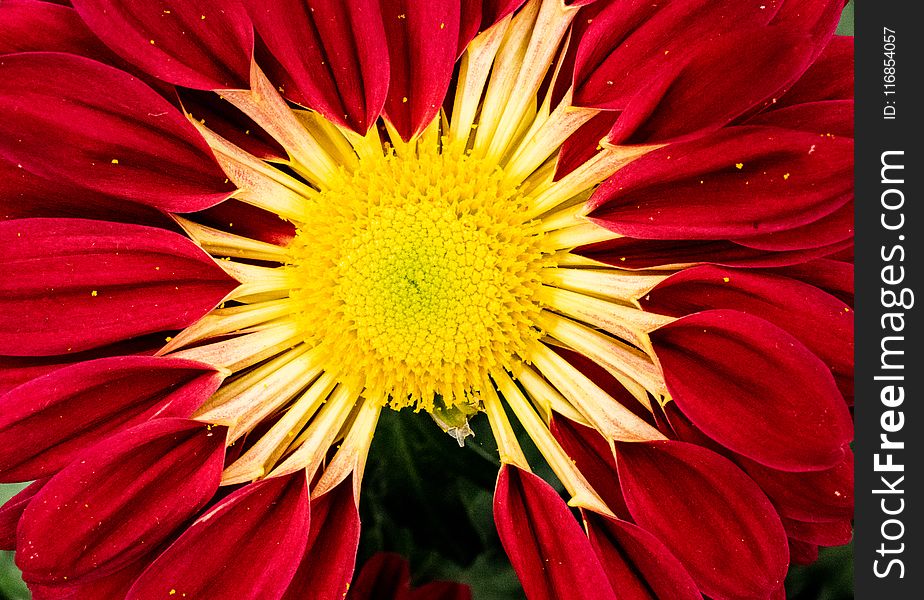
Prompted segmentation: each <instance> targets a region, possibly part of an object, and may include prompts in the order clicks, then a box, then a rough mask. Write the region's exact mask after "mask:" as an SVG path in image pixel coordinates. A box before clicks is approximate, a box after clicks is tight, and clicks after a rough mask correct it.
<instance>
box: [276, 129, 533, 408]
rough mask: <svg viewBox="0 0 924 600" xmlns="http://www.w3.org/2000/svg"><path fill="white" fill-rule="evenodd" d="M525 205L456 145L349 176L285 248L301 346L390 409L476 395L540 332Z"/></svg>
mask: <svg viewBox="0 0 924 600" xmlns="http://www.w3.org/2000/svg"><path fill="white" fill-rule="evenodd" d="M524 208H525V202H524V197H523V195H522V194H521V193H520V192H519V191H518V189H517V187H516V186H515V185H512V184H510V183H508V182H505V178H504V173H503V172H502V171H501V170H500V168H499V167H497V165H496V163H494V162H492V161H490V160H486V159H478V158H474V157H472V156H470V155H468V154H467V153H466V152H465V151H464V149H463V148H461V147H454V146H444V147H443V148H442V149H438V148H436V147H435V145H433V144H424V143H421V144H419V145H418V148H417V150H416V152H414V151H413V150H411V151H406V152H404V153H402V154H396V153H394V152H388V153H385V154H383V155H382V156H376V157H374V158H364V159H362V160H361V161H360V166H359V168H358V169H356V170H354V171H352V172H347V171H345V170H343V171H341V172H340V173H339V174H338V176H337V180H336V181H335V182H334V185H332V186H331V187H330V188H329V189H326V190H325V191H323V192H322V193H321V194H320V195H319V197H318V199H317V201H315V202H313V203H312V204H311V206H310V207H309V209H308V210H307V212H306V215H305V217H304V219H303V220H302V225H301V227H300V228H299V230H298V233H297V235H296V237H295V239H294V240H293V241H292V243H291V244H290V246H289V253H290V256H291V262H290V265H289V268H291V269H292V270H293V271H294V273H293V274H294V277H293V280H294V281H296V282H297V283H296V284H295V285H296V287H295V288H293V289H292V290H291V292H290V295H291V297H292V298H293V299H295V300H297V302H298V306H299V307H300V312H299V313H298V315H297V319H298V322H299V324H300V326H301V327H302V329H303V334H304V336H305V340H306V342H308V343H309V344H311V345H312V346H316V347H319V348H320V349H321V351H322V353H323V356H324V357H325V360H323V362H324V363H326V364H330V365H331V366H332V367H333V368H335V369H337V370H340V371H342V373H343V376H344V377H348V378H352V377H357V378H358V380H359V382H360V384H361V385H362V386H364V388H365V392H364V393H363V395H364V396H366V397H367V398H370V399H379V400H381V401H382V402H388V403H389V404H390V405H391V406H392V407H393V408H402V407H404V406H410V405H414V406H416V407H417V408H418V409H424V410H432V409H433V406H434V404H433V403H434V399H436V398H437V397H440V398H441V404H442V405H445V406H449V407H452V406H460V405H470V404H475V403H476V402H477V398H478V395H477V392H478V390H479V389H480V388H481V386H482V384H483V383H484V382H485V381H486V380H487V376H488V374H489V373H490V372H491V371H495V370H496V369H498V368H499V367H504V368H506V367H509V366H510V365H512V364H513V362H514V361H515V359H516V357H517V356H523V355H525V353H526V347H527V344H528V342H529V341H531V340H534V339H538V337H539V336H540V332H539V330H538V329H537V328H536V326H535V322H536V316H537V315H538V314H539V306H538V304H537V301H536V300H535V299H534V296H535V295H536V291H537V290H538V288H539V287H540V285H541V284H542V282H543V281H542V280H543V277H542V272H543V267H544V266H546V265H547V263H548V260H549V259H548V255H549V251H548V250H546V249H545V247H544V245H543V236H542V233H541V232H540V231H539V229H538V228H537V226H536V223H535V222H532V221H529V222H525V223H524V222H523V217H522V215H523V213H524Z"/></svg>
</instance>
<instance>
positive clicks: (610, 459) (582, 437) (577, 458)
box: [550, 414, 632, 520]
mask: <svg viewBox="0 0 924 600" xmlns="http://www.w3.org/2000/svg"><path fill="white" fill-rule="evenodd" d="M550 429H551V430H552V434H553V435H554V436H555V439H556V440H558V443H559V444H561V447H562V448H563V449H564V451H565V453H566V454H567V455H568V457H569V458H570V459H571V460H573V461H574V464H575V466H576V467H577V468H578V471H580V472H581V474H582V475H583V476H584V477H585V478H586V479H587V482H588V483H590V486H591V487H592V488H594V490H595V491H596V492H597V494H599V496H600V498H601V499H602V500H603V501H604V502H605V503H606V505H607V506H608V507H609V509H610V510H612V511H613V512H614V513H615V514H616V516H618V517H619V518H620V519H623V520H628V519H631V518H632V517H631V516H630V515H629V509H628V508H627V507H626V500H625V498H623V495H622V488H620V487H619V475H618V474H617V472H616V458H615V457H614V456H613V451H612V449H610V446H609V444H608V443H607V441H606V439H604V438H603V436H602V435H600V434H599V433H597V431H596V430H594V429H591V428H590V427H585V426H584V425H581V424H580V423H575V422H574V421H572V420H570V419H568V418H566V417H562V416H561V415H557V414H556V415H553V417H552V420H551V423H550Z"/></svg>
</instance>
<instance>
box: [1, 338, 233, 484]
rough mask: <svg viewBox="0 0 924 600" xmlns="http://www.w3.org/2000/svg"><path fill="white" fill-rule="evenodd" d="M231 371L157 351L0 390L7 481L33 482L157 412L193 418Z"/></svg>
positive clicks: (79, 367)
mask: <svg viewBox="0 0 924 600" xmlns="http://www.w3.org/2000/svg"><path fill="white" fill-rule="evenodd" d="M222 379H223V377H222V376H221V375H220V374H218V373H217V372H216V371H215V370H214V369H212V368H211V367H209V366H208V365H204V364H201V363H196V362H193V361H188V360H178V359H173V358H159V357H152V356H119V357H113V358H101V359H99V360H93V361H89V362H84V363H79V364H76V365H73V366H70V367H64V368H62V369H58V370H57V371H54V372H52V373H50V374H48V375H45V376H44V377H40V378H38V379H34V380H32V381H30V382H28V383H25V384H23V385H21V386H19V387H17V388H15V389H13V390H12V391H10V392H9V393H7V394H4V395H3V396H0V447H3V448H4V452H3V455H2V457H0V481H7V482H8V481H28V480H30V479H36V478H39V477H44V476H46V475H49V474H52V473H55V472H56V471H58V470H60V469H62V468H64V467H65V466H66V465H67V464H68V463H70V462H71V461H73V460H75V459H76V458H78V457H79V456H80V454H81V453H82V452H84V451H85V450H87V449H88V448H90V447H91V446H93V445H94V444H96V443H97V442H100V441H102V440H104V439H105V438H107V437H109V436H110V435H111V434H112V433H114V432H117V431H120V430H122V429H128V428H129V427H133V426H135V425H138V424H139V423H143V422H144V421H147V420H149V419H152V418H161V417H182V418H186V417H189V416H190V415H192V413H193V412H194V411H195V410H196V408H198V407H199V406H200V405H201V404H202V403H203V402H204V401H205V400H206V399H207V398H208V397H209V396H211V395H212V393H213V392H214V391H215V390H216V389H218V386H219V385H220V384H221V380H222Z"/></svg>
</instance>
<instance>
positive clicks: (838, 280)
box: [773, 259, 853, 306]
mask: <svg viewBox="0 0 924 600" xmlns="http://www.w3.org/2000/svg"><path fill="white" fill-rule="evenodd" d="M773 272H776V273H779V274H781V275H785V276H787V277H792V278H794V279H798V280H800V281H804V282H806V283H808V284H811V285H813V286H815V287H817V288H819V289H822V290H824V291H826V292H828V293H829V294H831V295H832V296H836V297H837V298H840V299H841V300H842V301H844V302H845V303H847V305H849V306H853V265H852V264H851V263H847V262H842V261H839V260H830V259H819V260H814V261H810V262H806V263H802V264H799V265H792V266H789V267H780V268H777V269H774V270H773Z"/></svg>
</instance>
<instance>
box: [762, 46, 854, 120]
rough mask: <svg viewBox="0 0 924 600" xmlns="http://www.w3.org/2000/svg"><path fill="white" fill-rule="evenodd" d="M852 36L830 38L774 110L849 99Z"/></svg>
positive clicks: (851, 71) (851, 79)
mask: <svg viewBox="0 0 924 600" xmlns="http://www.w3.org/2000/svg"><path fill="white" fill-rule="evenodd" d="M853 80H854V73H853V36H845V35H839V36H834V37H833V38H832V39H831V41H830V42H829V43H828V46H827V47H826V48H825V49H824V51H823V52H822V53H821V56H819V57H818V60H816V61H815V63H814V64H813V65H812V66H811V67H809V69H808V71H806V72H805V74H804V75H803V76H802V77H801V78H800V79H799V81H797V82H796V83H795V84H794V85H793V86H792V88H790V90H789V91H788V92H786V93H785V94H783V97H782V98H780V102H779V104H778V106H792V105H795V104H803V103H806V102H818V101H821V100H847V99H851V100H852V99H853Z"/></svg>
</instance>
